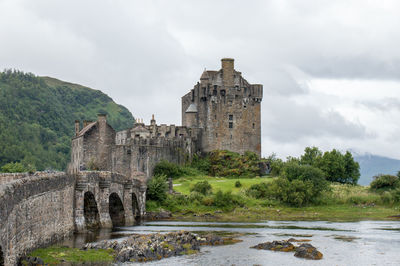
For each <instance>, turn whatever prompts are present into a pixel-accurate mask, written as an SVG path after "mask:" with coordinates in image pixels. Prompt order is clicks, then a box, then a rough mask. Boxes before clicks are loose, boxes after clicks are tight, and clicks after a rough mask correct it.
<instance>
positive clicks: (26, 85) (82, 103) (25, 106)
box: [0, 70, 133, 170]
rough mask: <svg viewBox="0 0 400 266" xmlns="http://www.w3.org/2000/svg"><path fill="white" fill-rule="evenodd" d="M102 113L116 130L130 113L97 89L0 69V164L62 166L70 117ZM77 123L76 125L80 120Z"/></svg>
mask: <svg viewBox="0 0 400 266" xmlns="http://www.w3.org/2000/svg"><path fill="white" fill-rule="evenodd" d="M98 113H106V114H107V116H108V122H109V123H110V124H111V126H112V127H114V129H116V130H122V129H125V128H128V127H131V126H132V124H133V117H132V114H131V113H130V112H129V111H128V110H127V109H126V108H125V107H123V106H121V105H118V104H116V103H115V102H114V101H113V100H112V99H111V98H110V97H109V96H107V95H106V94H104V93H102V92H101V91H99V90H93V89H90V88H87V87H84V86H81V85H77V84H72V83H67V82H63V81H60V80H57V79H54V78H50V77H38V76H35V75H33V74H31V73H23V72H20V71H11V70H6V71H4V72H0V168H1V166H2V165H4V164H7V163H10V162H21V163H23V164H24V165H28V164H30V165H34V166H35V168H36V169H37V170H44V169H47V168H51V169H58V170H62V169H65V167H66V165H67V163H68V161H69V152H70V143H71V136H73V134H74V121H75V120H76V119H78V120H81V121H82V120H84V119H86V120H96V119H97V114H98ZM81 126H82V125H81Z"/></svg>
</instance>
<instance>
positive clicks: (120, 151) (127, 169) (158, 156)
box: [112, 137, 197, 179]
mask: <svg viewBox="0 0 400 266" xmlns="http://www.w3.org/2000/svg"><path fill="white" fill-rule="evenodd" d="M196 149H197V143H196V140H195V139H194V138H190V137H186V138H185V137H176V138H171V139H168V138H147V139H142V138H135V139H132V140H131V142H130V144H126V145H116V146H115V148H114V150H113V153H112V162H113V166H112V172H117V173H121V174H123V175H125V176H131V177H132V174H135V173H136V172H143V173H145V175H146V179H149V178H150V177H151V176H152V175H153V170H154V167H155V165H156V164H157V163H158V162H160V161H161V160H167V161H169V162H173V163H176V164H184V163H185V162H187V161H188V160H189V159H190V156H191V155H192V154H193V153H194V152H196ZM132 178H133V177H132Z"/></svg>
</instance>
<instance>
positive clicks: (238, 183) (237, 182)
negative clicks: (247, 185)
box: [235, 180, 242, 188]
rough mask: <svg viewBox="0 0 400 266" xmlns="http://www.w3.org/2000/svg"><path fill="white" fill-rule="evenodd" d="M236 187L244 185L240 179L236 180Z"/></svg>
mask: <svg viewBox="0 0 400 266" xmlns="http://www.w3.org/2000/svg"><path fill="white" fill-rule="evenodd" d="M235 187H237V188H239V187H242V183H240V181H239V180H238V181H236V182H235Z"/></svg>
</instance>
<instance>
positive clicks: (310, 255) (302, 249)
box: [294, 243, 323, 260]
mask: <svg viewBox="0 0 400 266" xmlns="http://www.w3.org/2000/svg"><path fill="white" fill-rule="evenodd" d="M294 256H295V257H298V258H304V259H309V260H320V259H322V257H323V255H322V253H321V252H319V251H318V250H317V249H316V248H315V247H314V246H313V245H311V244H308V243H307V244H301V245H300V246H299V247H297V248H296V252H295V253H294Z"/></svg>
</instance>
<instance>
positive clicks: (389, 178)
mask: <svg viewBox="0 0 400 266" xmlns="http://www.w3.org/2000/svg"><path fill="white" fill-rule="evenodd" d="M399 184H400V182H399V177H397V176H394V175H378V176H374V180H373V181H372V182H371V184H370V187H371V189H394V188H396V187H398V186H399Z"/></svg>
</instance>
